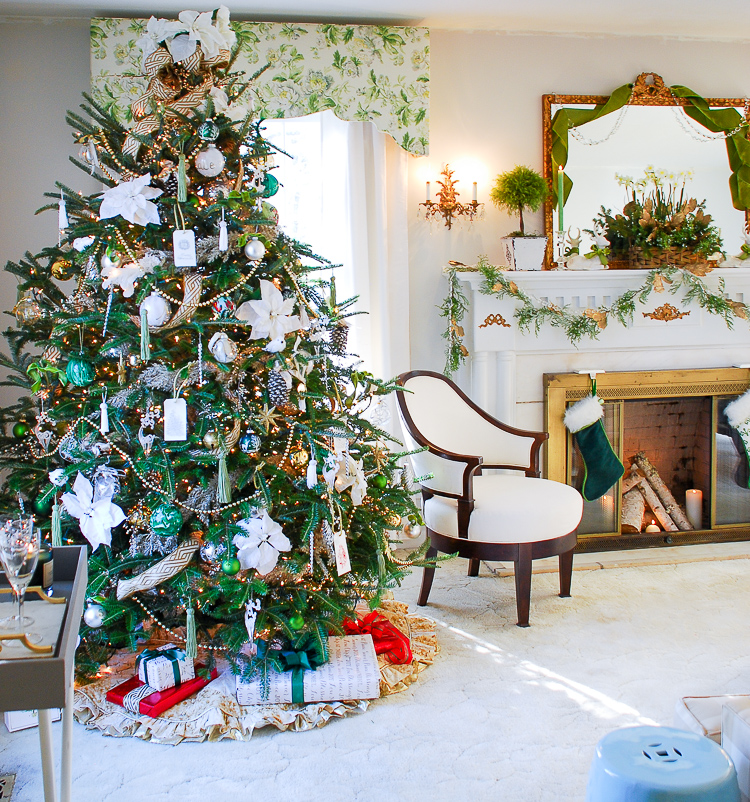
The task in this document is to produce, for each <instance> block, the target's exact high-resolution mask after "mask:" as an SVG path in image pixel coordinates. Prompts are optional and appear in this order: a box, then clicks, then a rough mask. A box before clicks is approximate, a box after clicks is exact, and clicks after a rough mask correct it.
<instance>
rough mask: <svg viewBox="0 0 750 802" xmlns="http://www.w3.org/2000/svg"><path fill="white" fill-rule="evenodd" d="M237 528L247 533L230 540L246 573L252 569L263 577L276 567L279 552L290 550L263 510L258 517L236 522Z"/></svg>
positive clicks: (279, 527)
mask: <svg viewBox="0 0 750 802" xmlns="http://www.w3.org/2000/svg"><path fill="white" fill-rule="evenodd" d="M237 526H240V527H241V528H242V529H244V530H245V532H247V535H235V536H234V538H233V540H232V543H234V545H235V546H237V558H238V559H239V561H240V565H241V566H242V568H243V569H244V570H246V571H247V570H248V569H250V568H254V569H255V570H256V571H257V572H258V573H259V574H260V575H261V576H265V574H268V573H270V572H271V571H273V569H274V568H275V567H276V563H277V562H278V561H279V554H280V552H282V551H289V550H290V549H291V548H292V544H291V543H290V542H289V538H288V537H287V536H286V535H285V534H284V532H283V531H282V529H281V526H280V525H279V524H278V523H276V521H274V520H273V519H272V518H271V517H270V516H269V514H268V513H267V512H266V511H265V510H263V512H262V513H261V515H260V516H259V517H255V518H244V519H243V520H241V521H238V522H237Z"/></svg>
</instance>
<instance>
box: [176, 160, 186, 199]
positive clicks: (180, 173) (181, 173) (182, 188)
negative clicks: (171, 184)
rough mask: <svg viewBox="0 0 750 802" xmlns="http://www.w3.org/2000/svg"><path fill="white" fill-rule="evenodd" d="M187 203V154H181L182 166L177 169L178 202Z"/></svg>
mask: <svg viewBox="0 0 750 802" xmlns="http://www.w3.org/2000/svg"><path fill="white" fill-rule="evenodd" d="M186 201H187V173H186V172H185V154H184V153H180V164H179V167H178V168H177V202H178V203H185V202H186Z"/></svg>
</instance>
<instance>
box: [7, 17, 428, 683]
mask: <svg viewBox="0 0 750 802" xmlns="http://www.w3.org/2000/svg"><path fill="white" fill-rule="evenodd" d="M185 15H188V16H189V20H191V22H190V24H189V25H188V24H186V22H185V20H187V19H188V17H185ZM235 40H236V36H235V34H234V32H233V30H232V28H231V25H230V23H229V14H228V11H227V9H226V8H225V7H221V8H220V9H219V10H218V11H216V12H214V13H210V12H206V13H204V14H196V13H195V12H183V14H181V15H180V22H170V21H167V20H156V19H154V18H152V19H151V20H150V21H149V23H148V26H147V28H146V30H145V31H144V35H143V36H142V37H141V39H139V40H138V46H140V47H141V49H142V50H143V54H144V72H145V73H146V75H147V76H148V77H149V79H150V83H149V86H148V90H147V93H146V95H144V97H142V98H139V99H138V100H136V101H135V103H133V106H132V111H133V119H134V125H133V127H132V128H131V129H130V130H126V129H125V128H123V127H122V126H121V125H120V124H119V123H117V122H116V120H115V119H114V118H113V117H112V116H111V115H110V114H109V113H108V112H107V110H106V109H104V108H102V107H100V106H99V105H97V104H96V103H94V102H93V101H92V99H91V98H90V97H88V96H84V97H85V103H83V104H82V106H81V109H82V110H83V114H79V113H69V115H68V122H69V124H70V125H71V126H72V127H73V129H74V136H75V140H76V142H77V143H78V146H79V148H80V156H81V159H80V161H78V160H75V159H74V161H76V163H77V164H78V166H79V167H81V168H82V169H84V170H85V171H86V172H87V173H91V174H92V175H94V176H95V177H96V178H98V179H99V180H100V181H101V182H102V183H103V184H104V185H105V187H107V188H106V189H105V191H104V192H103V193H96V194H94V195H83V194H79V193H78V192H76V191H74V190H73V189H70V188H68V187H66V186H63V185H60V184H58V185H57V187H58V189H57V190H56V191H55V192H51V193H48V195H49V197H50V198H52V199H53V200H54V202H53V203H51V204H50V205H49V206H48V207H45V208H51V209H54V210H57V211H58V214H59V221H60V229H61V230H60V238H59V243H58V244H57V245H53V246H50V247H48V248H45V249H44V250H43V251H42V252H41V253H40V254H38V255H36V256H32V255H31V254H27V255H26V257H25V259H24V260H22V261H19V262H18V263H9V264H8V266H7V268H6V269H7V270H9V271H10V272H11V273H13V274H14V275H15V276H16V277H17V278H18V280H19V282H20V286H19V299H20V300H19V302H18V304H17V305H16V308H15V315H16V319H17V327H16V328H12V329H9V330H8V331H6V333H5V334H6V338H7V340H8V343H9V346H10V353H11V358H10V359H4V360H3V361H4V364H5V366H6V367H7V368H9V369H10V370H11V371H12V374H13V379H12V381H13V382H14V383H15V384H17V385H19V386H21V387H24V388H26V389H27V391H28V395H26V396H25V397H23V398H21V400H20V401H19V402H18V403H16V404H14V405H11V406H9V407H6V408H5V409H4V410H2V411H0V422H1V423H2V424H3V427H4V429H5V430H6V431H8V430H9V431H11V434H10V435H5V434H3V435H2V437H0V467H3V468H7V469H9V471H8V472H7V479H6V480H5V483H4V485H3V487H2V490H1V491H0V504H1V505H2V507H4V508H5V509H6V510H8V511H11V510H12V509H13V508H14V506H15V505H16V504H17V503H18V501H17V500H18V498H19V496H20V497H22V498H25V499H27V500H30V499H34V500H35V509H36V510H37V512H38V513H39V515H38V517H37V523H38V525H39V526H40V527H41V529H42V531H44V532H46V533H48V535H49V537H50V538H51V540H52V542H53V543H61V542H67V543H80V542H86V540H88V542H89V543H90V544H91V546H92V547H93V548H92V552H91V556H90V559H89V587H88V610H87V613H88V614H87V616H86V618H85V622H84V625H83V627H82V629H81V645H80V647H79V649H78V651H77V659H78V668H79V671H81V672H83V673H89V674H90V673H93V672H95V671H96V670H97V669H98V667H99V665H100V664H101V663H103V662H106V660H107V659H108V657H109V656H110V655H111V654H112V652H113V650H115V649H118V648H122V647H129V648H134V647H135V646H136V644H137V643H138V641H139V640H140V639H142V638H144V637H146V636H147V635H148V632H149V628H150V627H151V626H152V625H154V624H156V625H158V626H161V627H163V628H164V629H166V630H167V631H168V632H170V633H171V635H172V637H173V638H174V639H175V640H176V641H179V640H180V637H181V636H180V632H181V631H182V630H181V629H180V628H181V627H184V626H185V622H186V616H187V621H188V622H189V626H188V627H187V633H188V634H187V635H186V636H184V637H183V638H182V640H183V641H185V640H187V641H188V643H187V649H188V651H191V649H194V648H195V646H196V645H197V648H198V649H199V650H205V651H206V652H208V654H209V656H210V655H213V654H214V653H215V652H217V651H221V652H223V653H225V654H226V656H227V657H228V658H229V659H230V660H231V661H232V662H233V663H234V664H235V666H236V667H237V670H239V671H241V672H242V673H243V675H245V676H251V675H252V674H253V673H256V672H258V671H260V672H261V673H264V672H267V669H268V665H269V664H270V663H273V659H274V655H275V654H277V652H276V651H275V650H276V649H277V647H279V648H281V647H285V648H289V647H291V648H292V649H294V648H297V646H298V644H300V643H302V642H305V643H308V642H310V639H313V640H314V641H316V642H319V643H320V644H321V648H322V650H323V652H324V653H325V641H326V639H327V636H328V634H330V633H337V634H341V633H343V627H342V622H343V621H344V619H346V618H352V617H354V615H355V612H354V611H355V607H356V605H357V604H358V603H359V602H361V601H362V600H365V601H367V602H369V603H370V604H371V605H373V606H374V605H376V604H377V602H378V600H379V598H380V597H381V595H382V593H383V592H384V591H386V590H387V589H388V588H391V587H393V585H394V584H395V583H397V582H398V581H399V580H400V579H401V577H402V576H403V575H404V573H405V571H406V570H408V566H410V565H412V564H413V561H412V560H399V559H397V558H396V557H395V556H394V555H393V553H392V551H391V548H390V544H389V539H388V538H389V531H391V530H392V529H393V528H394V527H395V526H397V525H400V522H401V520H402V518H403V519H404V520H405V521H406V520H408V521H410V523H411V525H413V526H418V524H419V523H420V522H421V519H420V517H419V512H418V509H417V508H416V507H415V505H414V502H413V499H412V494H411V488H410V487H409V483H408V479H407V477H406V476H405V475H404V472H403V470H402V469H401V467H400V466H399V463H398V460H399V458H400V457H401V456H402V455H403V454H398V453H396V454H394V453H389V451H388V449H387V447H386V443H387V441H388V440H389V439H390V438H389V436H388V435H387V434H386V433H385V432H384V431H382V430H381V429H380V428H379V427H378V424H377V422H376V418H375V416H374V415H369V417H368V414H369V412H368V410H370V409H371V408H372V409H375V408H376V406H377V404H376V402H377V400H378V397H379V396H382V395H386V394H388V393H390V392H392V391H393V389H394V384H393V382H384V381H381V380H379V379H376V378H375V377H374V376H372V374H370V373H368V372H366V371H365V370H364V369H362V367H361V363H358V362H356V361H355V360H354V359H352V358H351V355H349V354H347V355H345V356H344V351H345V350H346V337H345V333H346V325H347V324H346V322H345V319H346V318H347V317H349V316H350V315H351V314H353V312H352V304H353V301H354V299H349V300H346V301H343V302H340V301H338V300H337V299H336V295H335V289H334V286H333V279H326V278H325V276H324V275H322V270H323V269H325V270H326V271H327V270H329V269H330V263H328V262H327V261H326V260H325V259H323V258H321V257H318V256H316V255H315V254H313V253H312V252H311V251H310V249H309V248H308V247H306V246H304V245H302V244H300V243H298V242H296V241H294V240H291V239H290V238H288V237H287V236H285V235H284V234H283V233H282V232H281V231H280V230H279V228H278V215H277V213H276V210H275V209H274V208H273V206H271V205H270V203H269V202H268V200H267V199H268V198H270V197H272V196H273V195H274V194H275V192H276V191H277V190H278V188H279V184H278V181H277V180H276V179H275V177H274V176H273V175H272V174H271V173H270V172H269V170H270V169H272V156H273V154H274V152H275V149H274V147H273V146H272V145H271V144H270V143H269V142H267V141H266V140H265V139H264V138H263V135H262V125H261V123H260V121H257V120H254V119H253V115H252V113H250V114H247V115H246V116H244V117H243V118H242V119H240V120H237V116H238V115H236V114H235V113H234V111H235V110H236V109H238V108H239V109H242V106H243V104H244V105H245V106H248V105H250V106H251V104H248V103H247V102H246V98H247V97H248V95H249V94H250V93H251V91H252V90H251V84H252V78H251V79H250V81H246V80H245V79H244V78H243V76H242V75H241V74H237V73H234V72H232V69H231V65H232V48H233V47H234V46H235V44H236V42H235ZM63 212H64V214H63ZM55 277H56V278H60V279H64V278H72V279H75V281H76V286H75V289H74V291H73V293H72V294H71V295H70V296H68V295H66V293H65V292H64V291H63V290H62V289H61V288H60V287H59V286H58V285H57V284H55V283H54V282H53V281H52V278H55ZM41 347H44V348H45V350H44V352H43V354H42V356H41V357H36V356H34V355H33V354H35V353H39V350H41ZM38 349H39V350H38ZM36 501H38V504H37V503H36ZM42 511H44V512H42ZM342 536H343V542H344V544H345V547H346V549H348V552H349V555H348V557H349V560H350V562H351V570H350V571H346V570H344V569H343V568H342V565H341V564H340V563H339V562H337V556H336V554H335V553H334V549H333V542H334V537H336V538H338V540H337V542H338V543H340V542H341V538H342ZM337 550H338V546H337ZM418 557H419V555H415V556H414V558H413V559H418ZM248 605H252V608H253V610H254V611H255V616H256V617H255V618H254V628H253V631H252V633H251V637H252V640H251V641H250V642H249V643H248V637H249V630H248V628H247V627H246V624H245V612H246V609H248ZM193 622H195V628H193ZM193 629H195V630H196V631H197V644H196V643H195V642H192V643H191V642H190V641H191V637H192V635H191V633H192V631H193ZM261 642H263V643H264V646H263V648H258V646H259V644H260V643H261ZM264 661H265V662H264ZM269 661H270V663H269Z"/></svg>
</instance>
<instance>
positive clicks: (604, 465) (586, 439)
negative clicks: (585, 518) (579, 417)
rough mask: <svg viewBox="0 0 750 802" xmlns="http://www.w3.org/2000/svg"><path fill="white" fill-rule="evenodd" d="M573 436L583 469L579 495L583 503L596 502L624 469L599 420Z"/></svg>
mask: <svg viewBox="0 0 750 802" xmlns="http://www.w3.org/2000/svg"><path fill="white" fill-rule="evenodd" d="M573 436H574V437H575V439H576V442H577V443H578V448H580V450H581V455H582V456H583V465H584V468H585V475H584V478H583V487H582V488H581V495H582V496H583V498H584V500H585V501H596V499H598V498H600V497H601V496H603V495H604V494H605V493H606V492H607V490H609V489H610V487H612V485H613V484H615V482H617V480H618V479H619V478H620V477H621V476H622V475H623V473H625V468H624V466H623V464H622V463H621V462H620V460H619V459H618V458H617V454H615V452H614V451H613V450H612V446H611V445H610V442H609V439H608V438H607V433H606V432H605V431H604V426H603V425H602V422H601V420H598V421H596V422H595V423H592V424H591V426H587V427H586V428H585V429H580V430H579V431H577V432H576V433H575V434H574V435H573Z"/></svg>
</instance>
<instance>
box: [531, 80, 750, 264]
mask: <svg viewBox="0 0 750 802" xmlns="http://www.w3.org/2000/svg"><path fill="white" fill-rule="evenodd" d="M553 105H554V106H561V107H562V108H559V109H558V110H557V112H556V113H555V115H554V116H553V115H552V107H553ZM626 105H633V106H682V107H683V108H684V110H685V114H687V115H688V116H689V117H690V118H692V119H693V120H695V122H697V123H699V124H700V125H702V126H703V127H705V128H706V129H707V130H708V131H710V132H711V133H716V134H718V133H724V134H726V146H727V157H728V160H729V169H730V171H731V175H730V178H729V188H730V192H731V195H732V205H733V206H734V208H735V209H739V210H740V211H744V212H745V219H746V221H750V211H749V210H750V141H749V137H748V133H749V131H750V129H749V127H748V123H750V110H749V108H748V101H747V100H746V99H745V98H715V97H713V98H704V97H701V96H700V95H698V94H696V93H695V92H693V91H692V90H691V89H688V88H687V87H685V86H680V85H675V86H667V85H666V84H665V83H664V81H663V79H662V78H661V77H660V76H659V75H657V74H656V73H651V72H644V73H641V74H640V75H639V76H638V77H637V78H636V80H635V82H634V83H632V84H625V85H624V86H621V87H619V88H618V89H616V90H615V91H614V92H613V93H612V94H611V95H609V96H607V95H542V133H543V146H544V169H543V175H544V177H545V178H546V179H547V181H548V183H549V185H550V188H551V190H552V193H551V196H550V199H549V200H548V201H547V202H546V203H545V206H544V233H545V234H546V236H547V254H546V258H545V269H550V268H551V267H552V265H553V239H554V230H553V210H554V209H556V208H557V203H558V197H557V196H558V178H557V177H558V168H560V167H562V168H563V171H564V170H565V165H566V164H567V161H568V131H569V129H571V128H577V127H579V126H581V125H585V124H586V123H588V122H591V121H593V120H597V119H599V118H600V117H603V116H605V115H607V114H611V113H612V112H613V111H617V110H619V109H621V108H622V107H623V106H626ZM571 106H572V107H573V108H568V107H571ZM576 106H587V107H591V106H593V108H575V107H576ZM738 109H740V111H738ZM572 186H573V183H572V181H571V180H570V178H569V177H568V176H567V175H565V174H564V177H563V204H564V203H565V201H566V200H567V199H568V196H569V194H570V190H571V187H572Z"/></svg>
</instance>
